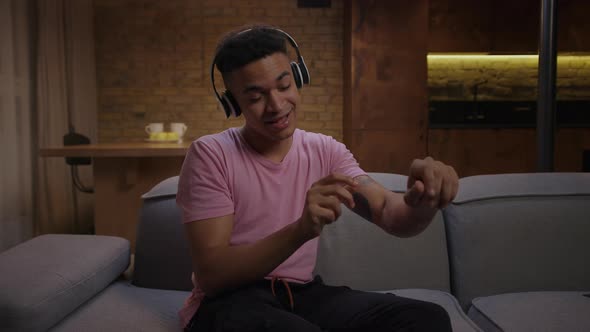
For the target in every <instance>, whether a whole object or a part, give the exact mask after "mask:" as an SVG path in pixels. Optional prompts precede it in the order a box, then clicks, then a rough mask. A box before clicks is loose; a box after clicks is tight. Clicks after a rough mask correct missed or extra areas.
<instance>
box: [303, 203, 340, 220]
mask: <svg viewBox="0 0 590 332" xmlns="http://www.w3.org/2000/svg"><path fill="white" fill-rule="evenodd" d="M309 211H310V212H311V215H312V216H313V217H312V218H314V219H315V220H319V222H321V223H322V224H331V223H333V222H334V221H335V220H336V219H337V216H336V213H335V212H334V211H333V210H331V209H327V208H325V207H322V206H319V205H314V206H312V207H310V209H309Z"/></svg>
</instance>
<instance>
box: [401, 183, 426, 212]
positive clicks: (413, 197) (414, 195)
mask: <svg viewBox="0 0 590 332" xmlns="http://www.w3.org/2000/svg"><path fill="white" fill-rule="evenodd" d="M423 195H424V184H423V183H422V181H416V182H414V185H413V186H412V187H411V188H410V189H409V190H408V191H406V193H405V194H404V201H405V202H406V204H407V205H409V206H416V205H418V204H419V203H420V201H421V199H422V196H423Z"/></svg>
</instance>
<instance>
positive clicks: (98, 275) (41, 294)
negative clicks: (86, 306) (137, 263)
mask: <svg viewBox="0 0 590 332" xmlns="http://www.w3.org/2000/svg"><path fill="white" fill-rule="evenodd" d="M128 265H129V241H127V240H125V239H122V238H118V237H111V236H94V235H55V234H52V235H43V236H39V237H36V238H33V239H31V240H29V241H27V242H24V243H22V244H20V245H18V246H16V247H14V248H11V249H9V250H7V251H5V252H3V253H2V254H0V271H2V273H1V274H0V322H1V324H2V327H3V328H6V329H7V330H11V331H41V330H46V329H48V328H49V327H51V326H53V325H54V324H55V323H57V322H59V321H60V320H61V319H63V317H65V316H66V315H68V314H69V313H70V312H72V311H73V310H74V309H75V308H77V307H78V306H80V305H81V304H82V303H84V302H86V301H87V300H88V299H90V298H91V297H93V296H94V295H95V294H97V293H98V292H100V291H101V290H103V289H104V288H105V287H106V286H107V285H108V284H110V283H111V282H112V281H113V280H115V279H116V278H117V277H118V276H120V275H121V273H123V271H125V269H126V267H127V266H128Z"/></svg>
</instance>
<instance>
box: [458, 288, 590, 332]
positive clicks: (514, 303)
mask: <svg viewBox="0 0 590 332" xmlns="http://www.w3.org/2000/svg"><path fill="white" fill-rule="evenodd" d="M584 295H586V296H584ZM589 295H590V292H530V293H512V294H502V295H495V296H488V297H480V298H476V299H474V300H473V306H472V307H471V308H470V309H469V317H470V318H471V319H472V320H473V321H474V322H475V323H477V324H478V325H479V326H481V327H482V329H483V330H484V331H494V332H496V331H497V332H501V331H519V332H528V331H530V332H533V331H534V332H540V331H569V332H582V331H590V315H589V313H590V298H589V297H587V296H589Z"/></svg>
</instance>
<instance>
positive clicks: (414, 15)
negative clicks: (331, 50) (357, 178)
mask: <svg viewBox="0 0 590 332" xmlns="http://www.w3.org/2000/svg"><path fill="white" fill-rule="evenodd" d="M344 17H345V20H348V22H345V25H344V27H345V33H344V35H345V46H344V50H345V52H346V53H345V56H344V57H345V59H346V58H347V57H350V60H347V61H345V68H344V71H345V74H344V78H345V83H344V89H345V92H344V96H345V105H346V106H345V114H344V116H343V119H344V121H345V123H344V126H343V128H344V129H345V134H344V139H345V143H346V144H347V145H348V147H349V149H350V150H351V151H352V152H353V154H354V155H355V156H356V157H357V159H358V160H359V163H360V164H361V166H362V167H363V168H364V169H365V170H367V171H373V172H379V171H387V172H398V173H404V174H405V173H407V169H408V166H409V164H410V162H411V160H412V159H413V158H415V157H419V156H424V155H425V153H426V142H425V140H424V139H423V140H420V137H424V135H425V133H426V117H427V88H426V75H427V74H426V69H427V68H426V46H427V27H428V1H427V0H420V1H411V0H406V1H360V0H351V1H348V2H347V3H346V6H345V14H344Z"/></svg>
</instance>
